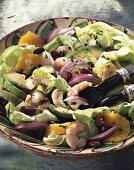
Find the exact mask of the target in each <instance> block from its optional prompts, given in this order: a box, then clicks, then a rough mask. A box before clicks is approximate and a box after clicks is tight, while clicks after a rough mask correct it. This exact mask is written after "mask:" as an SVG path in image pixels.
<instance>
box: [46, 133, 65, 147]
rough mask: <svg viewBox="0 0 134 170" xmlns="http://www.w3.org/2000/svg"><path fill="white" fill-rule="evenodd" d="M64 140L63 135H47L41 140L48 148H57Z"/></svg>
mask: <svg viewBox="0 0 134 170" xmlns="http://www.w3.org/2000/svg"><path fill="white" fill-rule="evenodd" d="M64 140H65V135H49V136H48V137H44V138H43V142H44V143H45V144H46V145H49V146H59V145H62V143H63V142H64Z"/></svg>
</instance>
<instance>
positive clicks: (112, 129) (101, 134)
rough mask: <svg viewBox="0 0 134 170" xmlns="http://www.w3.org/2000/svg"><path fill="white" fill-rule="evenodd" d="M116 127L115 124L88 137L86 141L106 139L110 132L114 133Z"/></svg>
mask: <svg viewBox="0 0 134 170" xmlns="http://www.w3.org/2000/svg"><path fill="white" fill-rule="evenodd" d="M116 129H117V126H114V127H112V128H110V129H109V130H107V131H105V132H103V133H100V134H98V135H96V136H93V137H91V138H89V139H88V141H101V140H104V139H106V138H107V137H109V136H110V135H111V134H112V133H114V132H115V131H116Z"/></svg>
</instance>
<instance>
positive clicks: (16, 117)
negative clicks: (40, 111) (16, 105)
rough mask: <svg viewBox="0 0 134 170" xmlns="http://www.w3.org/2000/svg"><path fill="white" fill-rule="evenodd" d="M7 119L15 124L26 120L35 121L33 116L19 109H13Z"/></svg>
mask: <svg viewBox="0 0 134 170" xmlns="http://www.w3.org/2000/svg"><path fill="white" fill-rule="evenodd" d="M9 120H10V121H11V122H12V123H13V124H15V125H19V124H21V123H23V122H28V121H35V116H28V115H26V114H24V113H22V112H19V111H14V112H13V113H12V114H10V116H9Z"/></svg>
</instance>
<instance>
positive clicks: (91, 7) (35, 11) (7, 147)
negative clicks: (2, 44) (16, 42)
mask: <svg viewBox="0 0 134 170" xmlns="http://www.w3.org/2000/svg"><path fill="white" fill-rule="evenodd" d="M133 7H134V1H133V0H111V1H108V0H92V1H91V0H84V1H81V0H53V1H52V0H0V38H2V37H3V36H4V35H6V34H7V33H9V32H11V31H13V30H14V29H16V28H18V27H20V26H23V25H25V24H28V23H30V22H35V21H39V20H42V19H46V18H52V17H65V16H77V17H78V16H82V17H91V18H99V19H103V20H106V21H110V22H114V23H117V24H120V25H123V26H125V27H127V28H129V29H132V30H134V20H133V16H134V10H133ZM133 160H134V149H133V148H132V149H129V150H125V151H122V152H120V153H118V154H115V155H110V156H107V157H104V158H103V157H102V158H99V159H97V160H90V159H89V160H80V161H69V160H57V159H49V158H45V157H41V156H37V155H33V154H31V153H29V152H27V151H24V150H21V149H20V148H17V147H16V146H13V145H11V144H9V143H7V142H6V141H5V140H3V139H2V138H0V170H29V169H33V170H40V169H43V170H53V169H54V170H62V169H65V170H70V169H74V170H75V169H77V170H79V169H89V168H90V170H119V169H121V170H133V169H134V161H133Z"/></svg>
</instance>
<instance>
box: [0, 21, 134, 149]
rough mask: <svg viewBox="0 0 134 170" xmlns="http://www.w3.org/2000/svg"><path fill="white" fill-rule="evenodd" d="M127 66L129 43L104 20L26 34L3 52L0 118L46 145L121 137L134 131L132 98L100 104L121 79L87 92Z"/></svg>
mask: <svg viewBox="0 0 134 170" xmlns="http://www.w3.org/2000/svg"><path fill="white" fill-rule="evenodd" d="M132 63H134V40H132V39H130V38H129V37H128V36H127V35H126V34H125V33H123V32H121V31H119V30H117V29H115V28H113V27H111V26H110V25H108V24H106V23H103V22H96V23H94V24H88V23H87V22H82V23H80V24H78V25H76V26H74V27H69V28H57V29H55V30H54V31H52V32H51V33H49V34H48V36H47V37H46V38H45V39H41V37H40V36H38V35H36V34H35V33H33V32H30V31H28V32H27V33H26V34H25V35H23V36H22V37H21V38H20V39H19V42H18V45H13V46H10V47H8V48H7V49H5V50H4V51H3V53H2V54H1V56H0V116H1V117H3V118H5V119H6V120H8V121H9V122H10V123H11V124H12V127H13V129H14V130H16V131H19V132H21V133H24V134H26V135H28V136H31V137H32V138H35V139H38V140H41V141H43V142H44V145H49V146H61V147H62V146H66V147H70V148H73V149H83V148H98V147H102V146H103V145H104V144H105V143H119V142H122V141H124V140H126V139H128V138H130V137H131V135H132V134H133V133H134V131H133V129H134V101H133V99H132V100H131V101H130V100H128V98H123V97H120V100H118V101H116V99H115V98H113V99H112V100H110V102H109V103H105V104H104V103H103V105H101V102H102V100H104V99H105V98H106V97H107V96H109V95H111V94H115V93H116V92H119V91H120V90H122V89H123V88H124V85H123V83H121V84H120V85H119V86H118V87H117V85H118V84H116V87H114V88H112V89H107V88H106V89H107V90H106V89H105V88H104V89H105V90H103V93H99V95H98V97H97V98H96V97H95V92H94V91H93V92H92V94H90V96H89V95H88V94H89V91H90V90H91V89H92V88H93V87H95V88H96V87H99V86H100V85H101V84H102V83H103V82H105V81H106V80H110V81H111V82H110V81H109V84H111V83H112V81H113V79H111V78H112V77H115V76H117V75H118V72H117V70H119V69H121V68H124V67H126V66H128V65H129V64H132ZM129 83H130V82H129ZM131 84H133V82H131ZM104 86H107V85H104ZM93 89H94V88H93ZM96 101H97V102H96ZM91 103H95V105H91Z"/></svg>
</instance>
